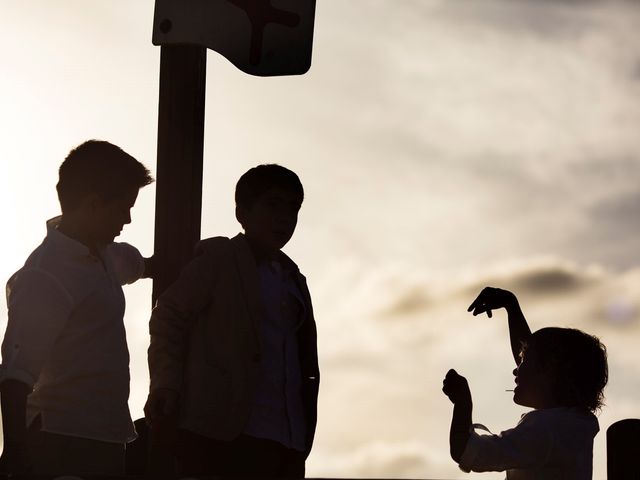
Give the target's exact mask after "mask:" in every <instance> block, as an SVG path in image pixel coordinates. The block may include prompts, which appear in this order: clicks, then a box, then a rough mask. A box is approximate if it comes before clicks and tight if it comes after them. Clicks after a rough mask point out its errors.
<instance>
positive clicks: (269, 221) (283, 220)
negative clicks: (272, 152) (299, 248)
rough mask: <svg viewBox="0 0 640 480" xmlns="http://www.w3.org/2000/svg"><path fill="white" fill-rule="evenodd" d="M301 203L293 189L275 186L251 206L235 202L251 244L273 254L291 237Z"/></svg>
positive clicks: (237, 213) (239, 219)
mask: <svg viewBox="0 0 640 480" xmlns="http://www.w3.org/2000/svg"><path fill="white" fill-rule="evenodd" d="M300 206H301V200H300V197H299V196H298V195H297V194H296V193H294V192H291V191H288V190H285V189H282V188H278V187H274V188H271V189H269V190H267V191H266V192H264V193H263V194H262V195H260V196H259V197H258V198H256V200H255V201H254V202H253V204H252V205H251V206H249V207H244V206H242V205H238V208H237V210H236V217H237V218H238V221H239V222H240V223H241V224H242V226H243V228H244V231H245V235H246V236H247V239H248V240H249V242H250V243H251V245H252V246H253V247H254V248H257V249H258V250H259V251H260V253H261V254H265V255H274V254H275V253H277V252H278V251H279V250H280V249H281V248H282V247H284V246H285V245H286V244H287V242H288V241H289V240H290V239H291V237H292V235H293V232H294V231H295V229H296V224H297V223H298V212H299V210H300Z"/></svg>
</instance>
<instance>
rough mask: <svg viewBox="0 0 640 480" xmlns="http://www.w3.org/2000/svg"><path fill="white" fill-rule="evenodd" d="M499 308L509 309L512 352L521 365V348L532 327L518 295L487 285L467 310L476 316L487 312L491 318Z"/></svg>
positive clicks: (517, 362)
mask: <svg viewBox="0 0 640 480" xmlns="http://www.w3.org/2000/svg"><path fill="white" fill-rule="evenodd" d="M498 308H504V309H506V310H507V317H508V319H509V320H508V321H509V338H510V340H511V352H512V353H513V359H514V360H515V361H516V365H520V349H521V348H522V344H523V343H524V342H526V341H527V340H528V339H529V336H530V335H531V329H530V328H529V325H528V324H527V319H526V318H524V313H522V309H521V308H520V304H519V303H518V299H517V298H516V296H515V295H514V294H513V293H511V292H509V291H508V290H502V289H501V288H494V287H486V288H484V289H483V290H482V291H481V292H480V295H478V297H477V298H476V299H475V300H474V301H473V303H472V304H471V305H469V308H468V309H467V311H468V312H471V311H472V310H473V315H474V316H475V315H479V314H481V313H484V312H486V313H487V315H488V316H489V318H491V315H492V312H491V311H492V310H495V309H498Z"/></svg>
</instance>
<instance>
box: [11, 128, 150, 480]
mask: <svg viewBox="0 0 640 480" xmlns="http://www.w3.org/2000/svg"><path fill="white" fill-rule="evenodd" d="M152 181H153V179H152V178H151V176H150V174H149V171H148V170H147V169H146V168H145V167H144V165H142V164H141V163H139V162H138V161H137V160H136V159H135V158H133V157H132V156H130V155H129V154H127V153H125V152H124V151H122V150H121V149H120V148H118V147H116V146H115V145H112V144H110V143H108V142H103V141H96V140H90V141H88V142H85V143H83V144H82V145H80V146H78V147H77V148H75V149H74V150H72V151H71V152H70V153H69V155H68V156H67V158H66V159H65V161H64V162H63V163H62V165H61V166H60V171H59V182H58V185H57V191H58V198H59V200H60V206H61V209H62V215H61V216H59V217H56V218H53V219H51V220H49V221H48V222H47V236H46V237H45V239H44V241H43V242H42V244H41V245H40V246H39V247H38V248H36V249H35V250H34V251H33V253H32V254H31V255H30V256H29V258H28V259H27V261H26V263H25V265H24V266H23V267H22V268H21V269H20V270H18V272H16V273H15V274H14V275H13V276H12V277H11V279H10V280H9V282H8V284H7V306H8V323H7V330H6V333H5V336H4V341H3V343H2V366H1V367H0V382H1V386H0V389H1V393H2V420H3V426H4V451H3V453H2V459H1V460H0V470H2V471H4V472H11V473H21V472H25V471H29V470H30V467H31V466H32V467H33V473H35V474H47V475H52V474H66V473H74V474H82V473H85V474H103V475H107V474H109V475H121V474H123V473H124V448H125V443H126V442H127V441H129V440H132V439H133V438H134V437H135V430H134V428H133V424H132V422H131V417H130V415H129V407H128V404H127V402H128V398H129V352H128V350H127V342H126V338H125V331H124V325H123V315H124V310H125V299H124V295H123V292H122V287H121V285H124V284H126V283H132V282H134V281H135V280H137V279H138V278H140V277H141V276H143V273H144V270H145V261H144V259H143V258H142V256H141V255H140V252H138V250H137V249H135V248H134V247H132V246H131V245H128V244H126V243H113V239H114V238H115V237H117V236H118V235H119V234H120V232H121V230H122V227H123V226H124V225H125V224H128V223H130V222H131V218H130V209H131V208H132V207H133V205H134V203H135V201H136V198H137V196H138V190H139V189H140V188H142V187H143V186H145V185H148V184H149V183H151V182H152ZM27 425H29V430H28V431H27Z"/></svg>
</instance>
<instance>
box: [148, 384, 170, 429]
mask: <svg viewBox="0 0 640 480" xmlns="http://www.w3.org/2000/svg"><path fill="white" fill-rule="evenodd" d="M177 407H178V392H176V391H175V390H171V389H169V388H158V389H157V390H154V391H153V392H151V393H150V394H149V397H148V398H147V403H146V404H145V406H144V416H145V419H146V420H147V423H148V424H149V425H153V422H154V420H156V419H157V418H159V417H162V416H167V415H171V414H173V413H175V411H176V409H177Z"/></svg>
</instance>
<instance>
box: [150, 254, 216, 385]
mask: <svg viewBox="0 0 640 480" xmlns="http://www.w3.org/2000/svg"><path fill="white" fill-rule="evenodd" d="M214 266H215V261H214V259H213V258H212V255H211V254H210V253H208V252H204V251H203V250H202V249H199V251H196V257H195V258H194V259H193V260H191V262H189V263H188V264H187V265H186V266H185V267H184V269H183V270H182V272H181V273H180V276H179V277H178V280H177V281H176V282H175V283H174V284H173V285H171V286H170V287H169V288H168V289H167V290H166V291H165V292H164V293H163V294H162V295H160V297H159V298H158V301H157V302H156V306H155V308H154V309H153V311H152V313H151V320H150V322H149V333H150V335H151V343H150V345H149V351H148V361H149V375H150V377H151V385H150V390H151V391H153V390H156V389H158V388H169V389H172V390H175V391H180V387H181V385H182V370H183V365H184V359H185V357H186V350H187V344H188V338H189V333H190V331H191V327H192V326H193V324H194V323H195V321H196V319H197V318H198V315H199V314H200V313H201V312H202V311H203V310H204V309H205V308H207V306H208V304H209V303H210V302H211V299H212V298H213V287H214V279H215V269H214Z"/></svg>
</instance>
